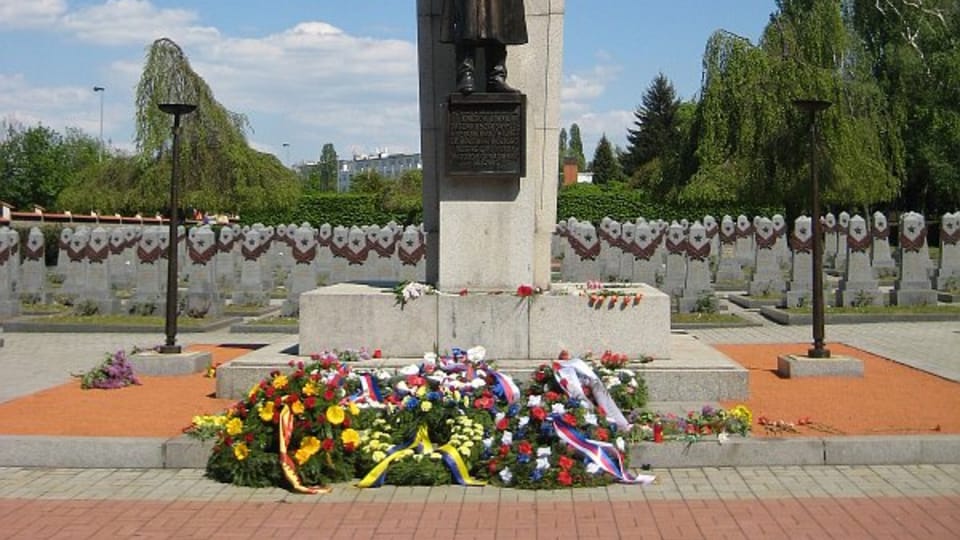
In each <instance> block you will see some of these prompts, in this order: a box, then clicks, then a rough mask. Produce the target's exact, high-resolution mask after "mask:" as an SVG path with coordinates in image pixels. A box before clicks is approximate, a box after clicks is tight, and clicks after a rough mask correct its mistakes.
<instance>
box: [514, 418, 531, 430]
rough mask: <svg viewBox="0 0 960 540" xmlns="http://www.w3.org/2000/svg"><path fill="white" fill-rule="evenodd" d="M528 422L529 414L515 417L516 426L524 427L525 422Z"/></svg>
mask: <svg viewBox="0 0 960 540" xmlns="http://www.w3.org/2000/svg"><path fill="white" fill-rule="evenodd" d="M529 423H530V417H529V416H521V417H519V418H517V427H520V428H523V427H525V426H526V425H527V424H529Z"/></svg>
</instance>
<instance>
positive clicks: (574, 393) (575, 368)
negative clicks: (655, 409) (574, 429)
mask: <svg viewBox="0 0 960 540" xmlns="http://www.w3.org/2000/svg"><path fill="white" fill-rule="evenodd" d="M557 365H558V366H559V369H556V370H554V376H555V377H556V379H557V382H558V383H559V384H560V386H561V387H562V388H563V389H564V390H565V391H566V392H567V395H568V396H570V397H572V398H574V399H578V400H580V401H581V402H583V404H584V406H585V407H587V408H588V409H589V408H592V406H593V403H592V402H591V401H590V400H589V399H588V398H587V395H586V393H585V392H584V391H583V386H582V385H581V383H580V378H581V377H583V378H584V379H585V380H586V381H587V384H588V385H590V390H592V391H593V398H594V399H595V400H596V404H597V405H599V406H600V407H602V408H603V410H604V412H606V415H607V420H609V421H610V422H612V423H613V424H614V425H616V426H617V428H619V429H621V430H626V429H629V427H630V422H627V419H626V418H625V417H624V416H623V413H622V412H620V407H617V403H616V402H615V401H614V400H613V397H611V396H610V392H608V391H607V387H606V386H604V385H603V381H601V380H600V377H598V376H597V374H596V373H594V371H593V368H591V367H590V366H589V365H587V363H586V362H584V361H583V360H581V359H580V358H573V359H570V360H561V361H559V362H557Z"/></svg>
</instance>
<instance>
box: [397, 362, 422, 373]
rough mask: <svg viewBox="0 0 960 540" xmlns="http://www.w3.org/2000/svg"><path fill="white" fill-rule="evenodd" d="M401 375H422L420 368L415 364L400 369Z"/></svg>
mask: <svg viewBox="0 0 960 540" xmlns="http://www.w3.org/2000/svg"><path fill="white" fill-rule="evenodd" d="M400 373H401V374H402V375H417V374H419V373H420V367H419V366H415V365H413V364H411V365H409V366H403V367H402V368H400Z"/></svg>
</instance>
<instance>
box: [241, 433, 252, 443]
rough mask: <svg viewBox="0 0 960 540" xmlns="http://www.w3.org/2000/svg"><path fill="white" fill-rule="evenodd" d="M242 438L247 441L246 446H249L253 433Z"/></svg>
mask: <svg viewBox="0 0 960 540" xmlns="http://www.w3.org/2000/svg"><path fill="white" fill-rule="evenodd" d="M243 438H244V440H246V441H247V444H250V443H252V442H253V433H247V434H246V435H244V436H243Z"/></svg>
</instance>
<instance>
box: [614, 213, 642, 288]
mask: <svg viewBox="0 0 960 540" xmlns="http://www.w3.org/2000/svg"><path fill="white" fill-rule="evenodd" d="M636 232H637V225H636V224H635V223H634V222H632V221H625V222H624V223H623V224H622V225H621V226H620V244H619V245H618V246H617V249H619V250H620V265H619V270H618V271H617V277H618V279H620V280H622V281H630V280H632V279H633V253H631V251H630V246H632V245H633V241H634V237H635V236H636Z"/></svg>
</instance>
